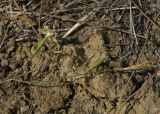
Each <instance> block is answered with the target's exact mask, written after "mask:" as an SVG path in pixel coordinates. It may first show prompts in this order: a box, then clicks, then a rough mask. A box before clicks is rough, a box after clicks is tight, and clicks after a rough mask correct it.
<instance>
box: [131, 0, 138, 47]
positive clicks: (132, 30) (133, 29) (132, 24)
mask: <svg viewBox="0 0 160 114" xmlns="http://www.w3.org/2000/svg"><path fill="white" fill-rule="evenodd" d="M129 3H130V28H131V33H132V32H133V34H134V38H135V40H136V44H137V45H138V40H137V35H136V32H135V28H134V23H133V15H132V8H131V7H132V2H131V1H130V2H129Z"/></svg>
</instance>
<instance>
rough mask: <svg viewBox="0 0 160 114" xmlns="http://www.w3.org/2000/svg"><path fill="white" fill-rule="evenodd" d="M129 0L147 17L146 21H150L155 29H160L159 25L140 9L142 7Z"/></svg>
mask: <svg viewBox="0 0 160 114" xmlns="http://www.w3.org/2000/svg"><path fill="white" fill-rule="evenodd" d="M131 1H132V3H133V4H134V5H135V6H136V7H137V8H138V10H139V11H140V12H141V13H142V15H143V16H144V17H146V18H147V19H148V21H149V22H151V23H152V24H153V25H154V26H156V27H157V29H158V30H159V31H160V27H159V25H158V24H156V23H155V22H154V21H153V20H152V19H151V18H149V17H148V16H147V15H146V14H145V13H144V12H143V11H142V9H141V8H140V7H139V6H138V5H137V4H136V3H135V2H134V1H133V0H131Z"/></svg>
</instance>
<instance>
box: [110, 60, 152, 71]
mask: <svg viewBox="0 0 160 114" xmlns="http://www.w3.org/2000/svg"><path fill="white" fill-rule="evenodd" d="M150 67H151V64H150V62H149V61H146V62H144V63H140V64H136V65H132V66H129V67H125V68H117V67H116V68H114V69H113V70H114V71H125V70H142V69H146V68H150Z"/></svg>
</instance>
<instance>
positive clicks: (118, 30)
mask: <svg viewBox="0 0 160 114" xmlns="http://www.w3.org/2000/svg"><path fill="white" fill-rule="evenodd" d="M106 28H107V29H108V30H114V31H117V32H123V33H126V34H131V35H134V33H130V32H128V31H124V30H120V29H116V28H112V27H106ZM137 37H139V38H144V39H148V38H147V37H145V36H142V35H139V34H137Z"/></svg>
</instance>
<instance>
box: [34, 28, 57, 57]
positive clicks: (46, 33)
mask: <svg viewBox="0 0 160 114" xmlns="http://www.w3.org/2000/svg"><path fill="white" fill-rule="evenodd" d="M39 32H40V33H41V34H43V35H44V38H43V39H42V40H41V41H40V42H38V44H37V45H36V46H34V47H33V48H32V50H31V53H32V55H33V56H35V55H36V54H37V53H38V52H39V51H40V50H41V48H42V47H43V46H44V44H45V43H46V41H48V39H50V38H52V37H54V34H53V32H52V30H51V29H49V28H48V27H47V26H45V27H44V28H42V29H39ZM53 40H54V42H55V43H58V41H57V40H56V39H55V38H53Z"/></svg>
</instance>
